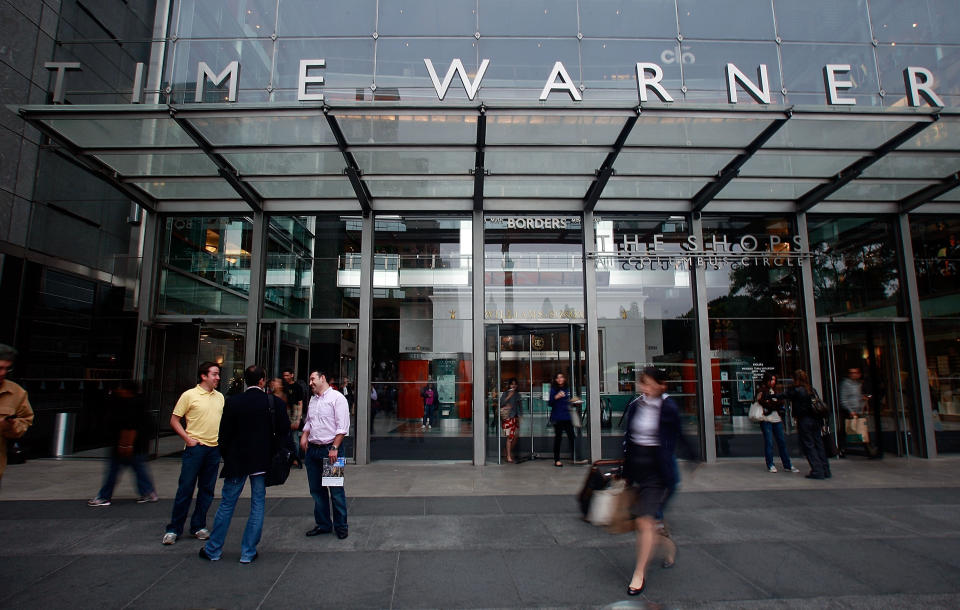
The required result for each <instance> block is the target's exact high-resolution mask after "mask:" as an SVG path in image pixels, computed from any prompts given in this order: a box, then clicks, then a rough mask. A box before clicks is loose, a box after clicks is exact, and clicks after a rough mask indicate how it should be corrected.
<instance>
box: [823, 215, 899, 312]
mask: <svg viewBox="0 0 960 610" xmlns="http://www.w3.org/2000/svg"><path fill="white" fill-rule="evenodd" d="M808 229H809V232H810V250H811V253H812V254H813V259H812V262H813V292H814V300H815V301H816V306H817V315H818V316H857V317H876V316H897V315H902V313H903V312H902V309H901V308H902V305H901V303H900V273H899V268H898V267H899V261H898V257H897V250H896V249H895V248H894V246H893V244H895V243H896V242H897V235H896V232H895V231H894V227H893V224H892V222H891V221H889V220H884V219H874V218H873V217H855V216H845V217H841V218H836V217H819V218H818V217H812V218H811V219H810V220H809V221H808Z"/></svg>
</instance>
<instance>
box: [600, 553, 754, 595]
mask: <svg viewBox="0 0 960 610" xmlns="http://www.w3.org/2000/svg"><path fill="white" fill-rule="evenodd" d="M603 554H604V555H605V556H606V557H607V558H608V561H609V562H610V563H611V564H612V565H614V566H616V568H617V570H618V576H619V580H618V581H617V583H616V585H617V592H618V593H619V592H621V591H622V590H623V589H624V588H625V587H626V586H627V584H628V583H629V582H630V578H631V576H632V575H633V568H634V566H635V565H636V561H637V551H636V546H635V545H634V544H631V545H625V546H619V547H610V548H604V549H603ZM660 555H661V554H659V553H658V554H656V556H655V557H654V559H653V560H652V561H651V562H650V565H649V566H648V567H647V576H646V577H647V588H646V590H645V591H644V595H643V597H644V598H645V599H646V600H648V601H650V602H654V603H657V604H663V605H664V606H666V607H674V604H677V603H678V602H681V601H684V600H692V601H696V600H711V601H718V600H732V599H756V598H758V597H765V595H764V592H763V591H761V590H760V589H758V588H757V587H755V586H753V585H752V584H750V582H748V581H747V580H746V579H744V578H741V577H740V575H739V574H737V573H736V572H734V571H732V570H730V569H728V568H727V567H726V566H724V565H721V564H719V563H717V560H716V559H715V558H714V557H713V556H711V555H710V554H708V553H707V552H706V551H704V550H703V547H702V546H701V545H686V546H680V547H679V548H678V550H677V558H676V561H677V563H676V565H675V566H674V567H672V568H670V569H669V570H665V569H663V568H662V567H661V566H660V564H661V562H662V561H663V559H662V557H661V556H660Z"/></svg>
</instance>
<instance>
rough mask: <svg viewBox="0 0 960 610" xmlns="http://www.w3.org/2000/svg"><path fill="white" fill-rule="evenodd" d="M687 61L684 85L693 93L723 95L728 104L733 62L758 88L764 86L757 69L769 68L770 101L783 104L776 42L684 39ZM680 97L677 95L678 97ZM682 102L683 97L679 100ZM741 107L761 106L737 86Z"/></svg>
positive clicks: (683, 50)
mask: <svg viewBox="0 0 960 610" xmlns="http://www.w3.org/2000/svg"><path fill="white" fill-rule="evenodd" d="M680 49H681V51H682V53H683V55H682V57H683V58H684V63H683V84H684V85H686V86H687V89H689V90H690V91H691V92H692V91H716V92H723V96H722V99H723V101H726V99H727V98H726V95H727V94H726V91H727V77H726V74H727V73H726V65H727V64H728V63H732V64H734V65H735V66H737V68H739V69H740V71H741V72H743V73H744V74H746V75H747V77H748V78H749V79H750V81H751V82H753V83H754V85H756V86H757V87H758V88H759V87H760V86H761V85H762V82H761V80H760V77H759V76H758V74H757V70H758V68H759V66H760V64H765V65H766V66H767V78H768V82H769V85H770V89H769V91H770V94H771V95H770V98H771V101H772V102H773V103H774V104H778V103H780V102H781V99H782V98H781V95H780V59H779V57H778V53H777V45H776V43H774V42H703V41H699V40H689V39H686V38H685V39H684V40H683V43H682V44H681V47H680ZM674 97H677V96H674ZM678 99H679V98H678ZM737 103H738V104H756V103H758V102H757V101H756V100H755V99H753V96H752V95H750V93H748V90H747V89H746V88H745V87H743V86H742V85H740V84H738V85H737Z"/></svg>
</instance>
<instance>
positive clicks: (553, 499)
mask: <svg viewBox="0 0 960 610" xmlns="http://www.w3.org/2000/svg"><path fill="white" fill-rule="evenodd" d="M497 502H498V503H499V504H500V509H501V510H502V511H503V513H504V514H505V515H521V514H543V513H549V514H559V513H563V514H566V513H576V514H578V515H579V514H580V508H579V506H578V505H577V500H576V498H575V497H574V496H570V495H563V496H554V495H551V496H497Z"/></svg>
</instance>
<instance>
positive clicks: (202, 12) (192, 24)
mask: <svg viewBox="0 0 960 610" xmlns="http://www.w3.org/2000/svg"><path fill="white" fill-rule="evenodd" d="M285 2H286V0H284V3H285ZM281 4H283V3H281ZM175 16H176V23H175V24H174V26H173V27H172V28H171V31H173V32H176V34H177V38H234V37H237V38H268V37H269V36H270V35H271V34H273V32H274V24H275V23H276V18H277V2H276V0H247V1H246V2H203V1H201V0H181V1H180V2H178V3H177V9H176V13H175Z"/></svg>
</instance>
